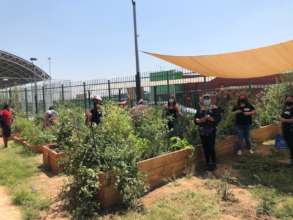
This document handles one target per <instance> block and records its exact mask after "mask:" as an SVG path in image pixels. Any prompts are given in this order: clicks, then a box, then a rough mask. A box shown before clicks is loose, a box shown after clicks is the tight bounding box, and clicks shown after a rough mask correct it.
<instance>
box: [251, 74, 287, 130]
mask: <svg viewBox="0 0 293 220" xmlns="http://www.w3.org/2000/svg"><path fill="white" fill-rule="evenodd" d="M292 82H293V75H292V74H288V75H285V76H283V77H282V78H281V79H280V82H279V83H278V84H275V85H271V86H269V87H268V88H266V89H265V90H264V91H263V93H262V94H260V95H259V99H258V100H257V105H256V107H257V124H258V125H261V126H264V125H269V124H272V123H274V122H275V121H277V120H278V119H279V117H280V113H281V111H282V108H283V104H284V98H285V96H286V95H287V94H291V95H292V94H293V84H292Z"/></svg>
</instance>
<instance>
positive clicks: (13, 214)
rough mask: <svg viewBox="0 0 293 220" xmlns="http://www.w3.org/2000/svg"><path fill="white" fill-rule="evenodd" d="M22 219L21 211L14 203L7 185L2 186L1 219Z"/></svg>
mask: <svg viewBox="0 0 293 220" xmlns="http://www.w3.org/2000/svg"><path fill="white" fill-rule="evenodd" d="M8 219H9V220H18V219H19V220H20V219H21V212H20V209H19V208H18V207H16V206H15V205H13V204H12V201H11V197H10V196H9V194H8V193H7V191H6V189H5V187H2V186H1V187H0V220H8Z"/></svg>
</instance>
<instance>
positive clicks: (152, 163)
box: [138, 149, 192, 172]
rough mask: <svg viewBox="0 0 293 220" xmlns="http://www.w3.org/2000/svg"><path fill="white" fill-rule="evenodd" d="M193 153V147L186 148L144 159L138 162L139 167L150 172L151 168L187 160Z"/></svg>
mask: <svg viewBox="0 0 293 220" xmlns="http://www.w3.org/2000/svg"><path fill="white" fill-rule="evenodd" d="M191 153H192V150H191V149H185V150H181V151H176V152H172V153H169V154H166V155H161V156H158V157H155V158H152V159H149V160H144V161H141V162H139V163H138V169H139V170H140V171H142V172H148V171H150V170H153V169H156V168H159V167H162V166H165V165H167V164H169V163H173V162H176V161H186V160H187V159H188V157H189V156H190V155H191Z"/></svg>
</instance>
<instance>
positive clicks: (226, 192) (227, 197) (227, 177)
mask: <svg viewBox="0 0 293 220" xmlns="http://www.w3.org/2000/svg"><path fill="white" fill-rule="evenodd" d="M231 180H232V178H231V172H230V171H228V170H226V171H225V173H224V175H223V177H222V179H221V183H220V184H219V188H218V194H219V195H220V197H221V199H222V200H223V201H231V202H235V201H237V200H236V199H235V197H234V195H233V193H232V191H231V189H230V185H229V183H230V182H231Z"/></svg>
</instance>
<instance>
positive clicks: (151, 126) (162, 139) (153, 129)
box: [135, 108, 168, 159]
mask: <svg viewBox="0 0 293 220" xmlns="http://www.w3.org/2000/svg"><path fill="white" fill-rule="evenodd" d="M135 125H136V128H135V134H137V136H139V137H140V138H142V139H144V140H145V142H146V145H144V147H145V148H144V149H143V151H142V156H141V158H142V159H148V158H151V157H154V156H157V155H159V154H162V153H163V152H166V151H167V150H168V149H167V146H168V139H167V137H168V129H167V121H166V119H164V118H163V111H162V109H160V108H146V109H145V111H144V113H143V117H140V118H139V119H136V123H135Z"/></svg>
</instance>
